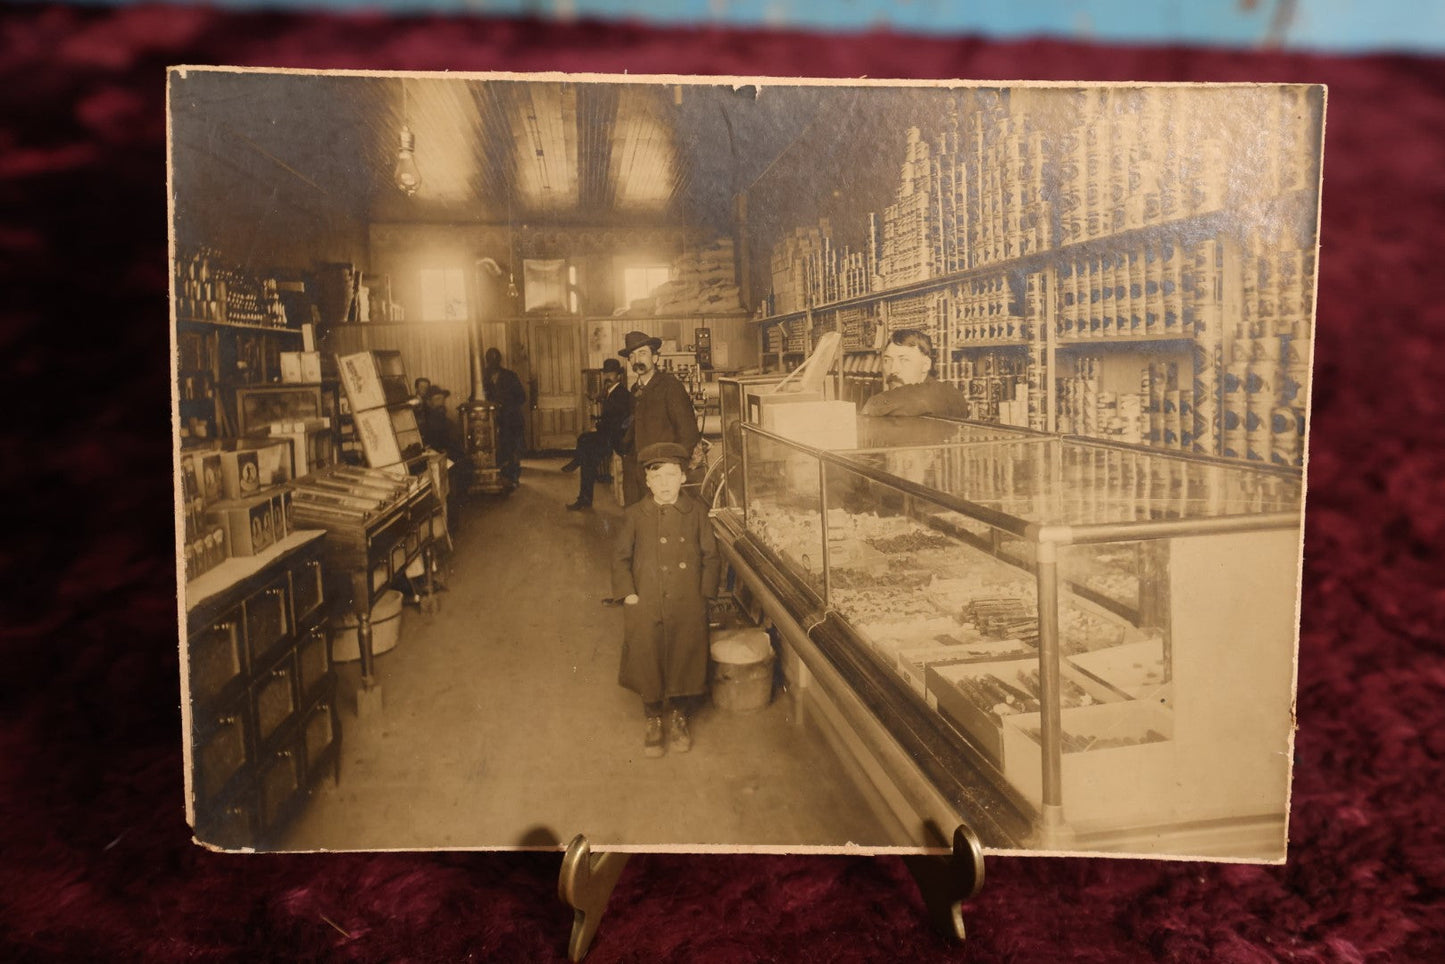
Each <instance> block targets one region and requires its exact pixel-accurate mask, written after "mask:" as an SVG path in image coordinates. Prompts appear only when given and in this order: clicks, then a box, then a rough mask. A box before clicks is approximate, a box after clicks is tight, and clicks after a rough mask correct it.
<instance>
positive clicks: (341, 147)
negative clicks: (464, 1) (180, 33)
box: [172, 72, 786, 225]
mask: <svg viewBox="0 0 1445 964" xmlns="http://www.w3.org/2000/svg"><path fill="white" fill-rule="evenodd" d="M698 96H704V95H699V94H698V93H697V92H695V91H693V90H691V89H686V90H684V89H679V88H676V87H673V86H671V85H659V84H586V83H560V82H557V83H553V82H535V81H507V80H486V81H481V80H462V79H452V78H446V77H435V76H431V77H416V76H411V77H401V76H336V75H297V74H266V73H224V72H215V73H212V72H193V73H190V74H188V75H187V76H186V77H185V78H181V79H177V80H176V81H173V84H172V112H173V130H174V131H175V144H176V158H177V161H178V163H180V162H183V161H184V160H185V157H186V152H187V151H200V152H204V153H219V154H220V155H224V156H229V157H231V158H232V160H233V162H238V163H239V162H241V159H240V158H238V157H237V156H236V155H238V154H247V153H249V154H251V155H253V157H252V158H251V159H250V161H251V162H252V163H251V165H250V166H253V167H256V168H257V169H258V170H266V171H269V172H270V174H271V175H272V176H283V175H285V176H291V177H296V178H301V179H302V180H304V181H305V182H306V183H307V184H309V185H310V186H311V187H312V188H313V189H314V190H316V191H319V192H321V193H322V194H323V195H324V196H325V198H326V199H327V203H329V204H330V205H331V206H333V207H339V208H343V209H345V210H346V211H347V213H349V214H351V215H353V216H356V217H360V218H363V219H365V220H369V221H398V220H406V221H448V222H455V221H481V222H485V223H507V222H509V221H516V222H524V221H531V222H558V223H586V224H603V223H618V222H621V223H628V222H648V223H658V222H667V223H677V222H679V221H688V222H691V221H694V220H698V219H701V220H703V221H719V222H720V223H721V225H725V224H726V222H727V218H728V216H729V211H730V205H731V203H732V194H733V193H735V190H736V187H735V186H736V185H737V184H738V182H739V181H740V179H741V178H742V177H743V176H744V173H745V172H742V171H740V170H730V171H726V172H722V174H723V176H722V177H721V179H720V178H719V177H718V176H717V174H718V173H719V172H717V171H715V170H714V168H716V167H717V164H718V162H719V160H720V158H719V157H718V156H717V152H709V153H707V154H706V155H699V154H698V153H697V152H696V151H695V150H689V145H687V144H684V143H683V141H684V140H692V141H693V142H694V143H693V145H692V146H693V147H696V146H697V142H698V141H699V140H700V139H699V138H698V137H696V136H693V137H688V134H687V132H688V131H689V130H691V129H695V128H696V127H697V126H698V125H697V124H696V123H695V122H694V121H690V120H688V119H687V118H686V117H684V116H683V115H684V114H685V113H687V108H688V107H689V106H690V107H692V108H693V113H694V114H695V113H696V108H697V107H698V106H699V105H698V104H697V103H695V102H694V103H692V104H689V103H688V102H689V99H692V98H696V97H698ZM706 96H711V95H706ZM403 125H405V126H407V127H409V128H410V129H411V131H412V132H413V134H414V135H415V142H416V150H415V155H414V156H415V160H416V164H417V167H418V168H419V170H420V172H421V178H422V184H421V188H420V190H419V191H418V192H417V194H416V195H415V197H411V198H408V197H406V196H404V195H403V194H402V193H401V192H400V191H398V190H397V188H396V187H395V184H394V182H393V171H394V169H395V165H396V158H397V153H398V148H399V146H400V136H401V129H402V127H403ZM777 134H778V135H779V136H775V137H774V138H773V140H777V141H779V142H780V143H779V147H778V148H777V149H781V146H785V144H786V138H785V137H782V136H781V134H782V132H781V131H779V132H777ZM257 158H259V159H261V163H259V164H256V163H254V162H255V161H256V159H257ZM721 160H727V158H725V157H724V158H721ZM730 162H731V163H733V165H734V167H736V163H735V162H736V158H732V159H731V161H730ZM700 173H702V174H705V175H706V176H705V177H699V174H700ZM690 188H691V189H692V193H691V194H690V195H689V194H688V191H689V189H690Z"/></svg>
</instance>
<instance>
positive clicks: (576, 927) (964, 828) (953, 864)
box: [557, 823, 983, 962]
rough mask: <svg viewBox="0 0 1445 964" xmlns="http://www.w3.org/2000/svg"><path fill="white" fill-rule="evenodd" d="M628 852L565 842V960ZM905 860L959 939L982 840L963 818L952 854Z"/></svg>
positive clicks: (561, 882) (584, 940)
mask: <svg viewBox="0 0 1445 964" xmlns="http://www.w3.org/2000/svg"><path fill="white" fill-rule="evenodd" d="M630 856H631V854H624V853H616V852H610V853H605V854H597V855H596V856H594V855H593V854H592V848H591V847H590V846H589V845H588V843H587V838H586V837H585V836H584V835H582V834H580V833H579V834H578V835H577V836H575V837H573V838H572V842H571V843H570V844H568V845H567V853H566V855H565V856H564V857H563V858H562V873H561V875H560V876H559V878H558V880H557V894H558V896H559V897H561V898H562V901H563V903H565V904H567V906H569V907H571V908H572V910H573V917H572V939H571V941H569V942H568V944H567V959H568V960H569V961H574V962H575V961H580V960H582V958H584V957H586V956H587V951H588V950H589V949H590V948H591V947H592V938H593V937H594V936H596V934H597V925H598V924H599V923H601V921H602V914H603V912H604V911H605V910H607V901H608V900H609V899H611V897H612V889H613V888H614V887H616V886H617V878H619V877H621V876H622V870H623V868H624V867H626V866H627V859H628V858H629V857H630ZM903 862H904V864H905V866H907V867H908V871H909V873H911V874H912V875H913V879H914V881H915V882H916V883H917V884H918V892H919V893H920V894H922V895H923V903H924V906H925V907H927V908H928V917H929V920H930V921H931V922H932V923H933V925H934V926H935V927H936V928H938V930H939V931H941V932H942V933H943V934H944V936H946V937H952V938H954V939H955V940H960V941H961V940H963V939H964V937H965V936H966V935H965V933H964V927H963V902H964V901H966V900H968V899H969V898H970V897H973V896H974V895H975V894H977V893H978V892H979V890H980V889H981V888H982V887H983V845H982V844H981V843H979V839H978V834H976V833H974V832H973V828H972V827H970V826H969V825H968V824H966V823H961V824H959V825H958V829H956V830H954V831H953V853H952V854H951V855H948V856H933V855H929V854H918V855H916V856H907V857H904V858H903Z"/></svg>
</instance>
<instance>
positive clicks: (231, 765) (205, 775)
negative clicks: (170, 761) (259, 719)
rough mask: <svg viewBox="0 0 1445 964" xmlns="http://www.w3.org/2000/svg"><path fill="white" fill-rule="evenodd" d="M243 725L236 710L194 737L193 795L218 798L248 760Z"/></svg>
mask: <svg viewBox="0 0 1445 964" xmlns="http://www.w3.org/2000/svg"><path fill="white" fill-rule="evenodd" d="M248 754H249V750H248V749H247V745H246V725H245V721H244V719H243V718H242V714H241V713H240V712H239V710H238V711H237V712H235V713H230V714H227V715H225V716H221V717H217V718H215V719H213V720H212V721H211V726H210V727H209V728H208V729H207V730H206V731H205V732H204V733H203V734H199V735H198V736H197V738H196V796H197V798H198V799H200V800H210V799H211V798H213V797H215V796H217V795H218V794H219V793H220V792H221V790H222V789H223V788H224V787H225V786H226V784H227V783H228V782H229V781H230V779H231V778H232V777H234V776H235V775H236V774H237V773H239V772H240V770H241V768H242V767H244V766H245V765H246V763H247V761H248V759H249V756H248Z"/></svg>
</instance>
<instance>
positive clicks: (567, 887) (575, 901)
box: [557, 833, 632, 961]
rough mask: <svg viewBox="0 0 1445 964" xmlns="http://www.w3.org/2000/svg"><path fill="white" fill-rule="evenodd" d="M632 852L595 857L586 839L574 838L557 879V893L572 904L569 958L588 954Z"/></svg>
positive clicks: (576, 959)
mask: <svg viewBox="0 0 1445 964" xmlns="http://www.w3.org/2000/svg"><path fill="white" fill-rule="evenodd" d="M630 856H632V855H631V854H623V853H616V852H609V853H605V854H597V855H596V856H593V854H592V848H591V846H589V845H588V843H587V838H586V837H585V836H583V835H582V834H580V833H579V834H578V835H577V836H575V837H573V838H572V842H571V843H570V844H568V845H567V853H566V856H564V857H563V858H562V874H561V876H560V877H559V878H558V880H557V895H558V896H559V897H561V898H562V901H563V902H564V903H566V904H567V906H569V907H571V908H572V910H573V915H572V940H571V941H570V942H568V944H567V960H569V961H580V960H582V958H584V957H586V956H587V951H588V949H589V948H590V947H591V946H592V938H593V936H594V935H596V933H597V925H598V924H599V923H601V921H602V912H603V911H605V910H606V909H607V901H608V900H609V899H610V898H611V897H612V888H614V887H616V886H617V878H618V877H621V876H622V868H624V867H626V866H627V859H628V858H629V857H630Z"/></svg>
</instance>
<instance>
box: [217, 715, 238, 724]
mask: <svg viewBox="0 0 1445 964" xmlns="http://www.w3.org/2000/svg"><path fill="white" fill-rule="evenodd" d="M237 722H239V721H238V720H237V718H236V717H235V716H223V717H221V718H220V719H218V720H216V725H217V726H235V725H236V723H237Z"/></svg>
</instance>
